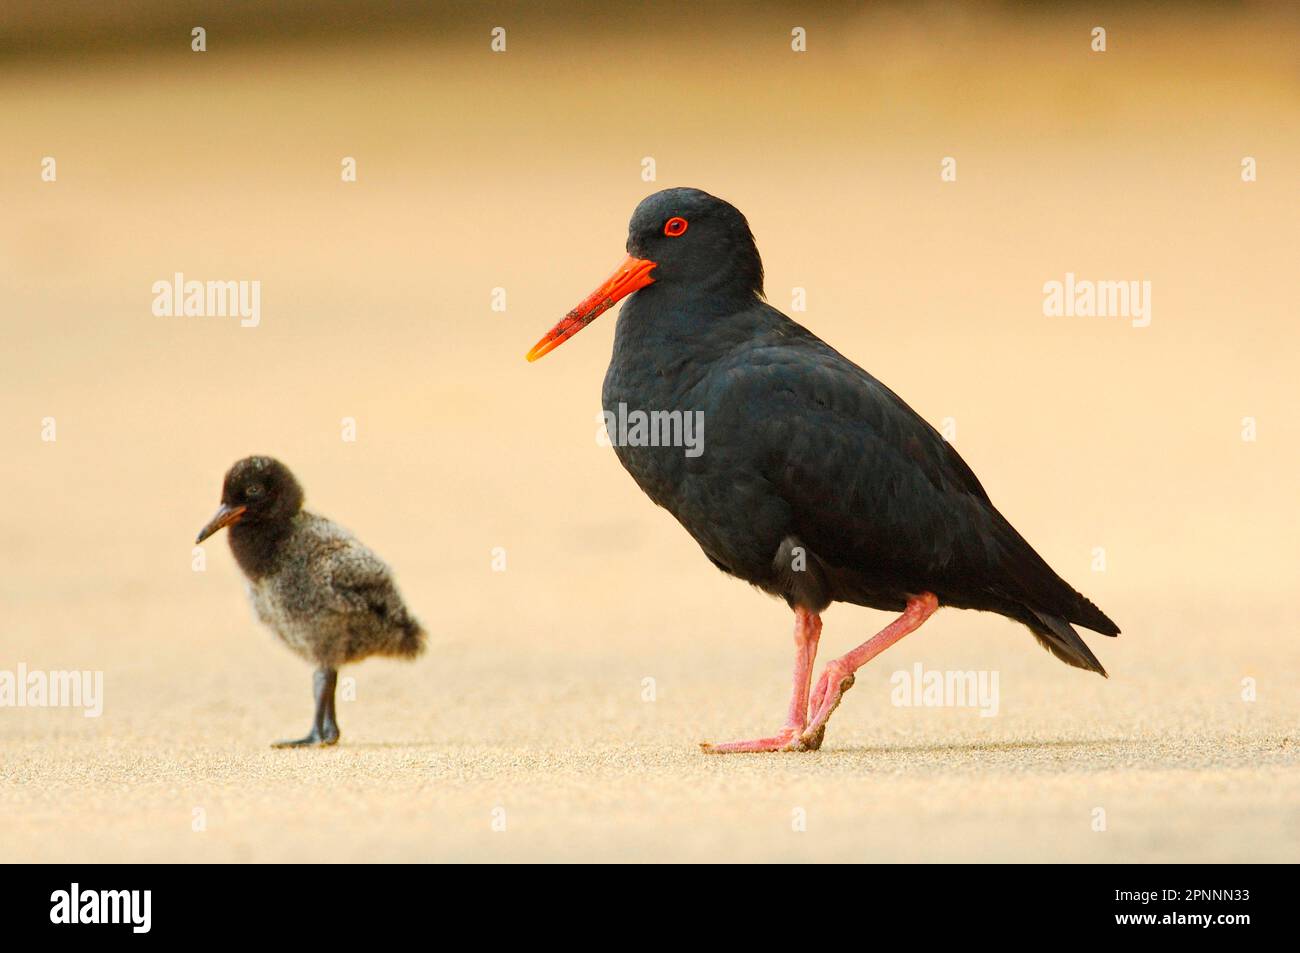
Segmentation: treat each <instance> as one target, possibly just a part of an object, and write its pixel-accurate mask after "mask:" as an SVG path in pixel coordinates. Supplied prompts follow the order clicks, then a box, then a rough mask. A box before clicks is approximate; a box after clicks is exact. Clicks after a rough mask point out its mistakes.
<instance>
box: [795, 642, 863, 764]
mask: <svg viewBox="0 0 1300 953" xmlns="http://www.w3.org/2000/svg"><path fill="white" fill-rule="evenodd" d="M854 681H855V679H854V676H853V673H852V672H849V671H845V670H844V669H843V668H842V667H840V666H839V664H838V663H836V662H831V663H830V664H829V665H827V666H826V671H824V672H822V674H821V678H819V679H817V687H816V688H814V689H813V693H812V702H811V703H810V704H809V706H808V708H809V711H811V712H812V713H813V715H812V718H811V719H809V721H808V727H807V728H805V729H804V731H803V734H802V735H801V736H800V738H799V740H800V742H801V743H802V744H803V746H804V749H805V750H807V751H816V750H817V749H819V748H820V747H821V746H822V739H823V738H824V737H825V736H826V723H827V722H828V721H830V720H831V715H833V714H834V713H835V709H836V708H838V707H840V702H841V701H843V700H844V693H845V692H847V691H848V690H849V689H850V688H852V687H853V682H854Z"/></svg>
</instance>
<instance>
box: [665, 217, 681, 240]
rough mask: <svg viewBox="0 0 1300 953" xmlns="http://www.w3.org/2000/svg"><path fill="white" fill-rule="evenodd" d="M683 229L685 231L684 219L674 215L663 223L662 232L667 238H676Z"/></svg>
mask: <svg viewBox="0 0 1300 953" xmlns="http://www.w3.org/2000/svg"><path fill="white" fill-rule="evenodd" d="M684 231H686V219H684V218H682V217H681V216H680V215H674V216H673V217H672V218H670V219H669V220H668V221H667V222H665V223H664V234H665V235H667V236H668V237H669V238H676V237H677V236H678V235H680V234H682V232H684Z"/></svg>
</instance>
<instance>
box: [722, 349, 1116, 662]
mask: <svg viewBox="0 0 1300 953" xmlns="http://www.w3.org/2000/svg"><path fill="white" fill-rule="evenodd" d="M796 327H797V325H796ZM800 330H803V329H800ZM716 372H718V373H722V374H724V375H726V386H725V387H722V388H717V389H715V390H714V393H715V395H720V396H719V397H718V399H717V402H716V405H715V407H714V413H715V414H716V415H718V416H719V417H720V418H721V420H720V423H719V425H714V426H713V432H714V433H720V432H722V433H725V432H728V429H729V426H736V425H737V424H739V425H740V426H741V427H742V431H741V432H743V433H745V434H746V440H747V442H749V443H750V446H751V447H752V448H753V451H754V452H755V453H757V455H758V456H759V458H760V460H759V461H758V462H759V464H760V466H761V467H762V470H763V473H764V475H765V476H766V478H767V479H768V480H769V481H770V482H771V484H772V486H773V487H774V488H775V489H776V490H777V491H778V492H779V493H780V494H781V496H782V497H783V498H784V500H785V501H786V503H787V504H788V505H789V507H790V510H791V513H792V517H793V520H794V523H795V525H796V527H797V531H798V535H799V538H800V539H801V540H802V541H803V542H804V543H805V544H806V545H807V546H808V548H809V549H810V550H811V551H813V552H815V553H816V554H817V555H818V557H819V558H821V559H822V560H823V561H824V562H827V563H830V564H832V566H833V567H835V568H836V569H837V570H839V571H841V572H843V573H846V574H848V576H851V575H852V573H853V571H854V570H855V569H859V568H860V570H861V572H863V573H869V574H870V575H871V577H872V580H873V584H879V583H880V582H881V581H882V580H883V581H885V582H888V581H890V580H893V581H896V582H897V583H898V584H900V585H905V584H906V581H907V580H908V579H911V580H913V582H915V581H916V580H927V581H933V584H934V587H935V588H936V590H938V589H944V590H946V591H936V594H937V595H938V596H939V597H940V600H941V602H945V603H947V604H950V605H957V606H963V607H967V608H978V609H988V610H992V611H998V612H1002V613H1003V614H1004V615H1009V616H1011V617H1013V618H1016V619H1018V620H1019V621H1022V622H1024V623H1025V624H1026V625H1028V626H1029V627H1030V629H1031V630H1032V631H1033V632H1034V634H1035V636H1036V637H1038V639H1039V641H1040V642H1042V643H1043V644H1044V645H1045V646H1046V647H1047V648H1048V649H1049V650H1050V651H1052V653H1053V654H1054V655H1056V656H1057V657H1058V658H1060V659H1062V660H1063V661H1065V662H1067V663H1069V664H1071V665H1077V666H1079V667H1082V668H1088V669H1091V670H1094V671H1102V668H1101V665H1100V663H1098V662H1097V660H1096V658H1095V657H1094V656H1093V655H1092V653H1091V652H1090V651H1089V650H1088V648H1087V646H1086V645H1084V644H1083V641H1082V640H1081V639H1080V638H1079V636H1078V635H1077V633H1075V632H1074V630H1073V629H1072V628H1070V626H1069V624H1068V623H1070V622H1075V623H1078V624H1080V625H1083V626H1086V627H1088V628H1090V629H1093V630H1095V631H1097V632H1100V633H1102V634H1105V635H1115V634H1117V633H1118V631H1119V629H1118V627H1117V626H1116V625H1115V623H1114V622H1112V621H1111V620H1110V619H1108V618H1107V617H1106V616H1105V614H1104V613H1102V612H1101V610H1100V609H1098V608H1097V607H1096V606H1095V605H1093V604H1092V603H1091V602H1089V601H1088V600H1087V599H1085V598H1084V597H1083V596H1082V595H1080V594H1079V593H1078V592H1076V591H1075V590H1074V589H1073V587H1071V586H1070V585H1069V584H1068V583H1066V582H1065V581H1064V580H1062V579H1061V578H1060V577H1059V576H1058V575H1057V574H1056V573H1055V572H1053V571H1052V569H1051V567H1049V566H1048V565H1047V563H1046V562H1045V561H1044V560H1043V559H1042V557H1040V556H1039V555H1038V553H1037V552H1035V551H1034V549H1033V548H1032V547H1031V546H1030V545H1029V543H1028V542H1026V541H1025V539H1024V538H1023V537H1022V536H1021V535H1020V534H1019V533H1018V532H1016V530H1015V529H1014V528H1013V527H1012V526H1011V524H1010V523H1009V522H1007V520H1006V519H1005V518H1004V517H1003V516H1002V514H1000V513H999V512H998V511H997V509H996V508H995V507H994V506H993V504H992V503H991V502H990V501H989V498H988V494H987V493H985V491H984V488H983V486H981V485H980V482H979V480H978V479H977V478H976V476H975V474H974V473H973V472H972V471H971V469H970V467H969V466H967V465H966V463H965V461H964V460H962V459H961V457H960V456H959V455H958V453H957V451H956V450H955V449H954V448H953V447H952V446H951V445H950V444H949V443H948V442H947V441H945V440H944V439H943V437H942V436H941V435H940V434H939V433H938V431H936V430H935V429H934V428H933V427H931V426H930V425H929V424H928V423H926V422H925V421H924V420H923V419H922V418H921V417H919V416H918V415H917V414H916V413H915V412H914V411H913V410H912V409H911V408H910V407H908V406H907V404H906V403H904V402H903V400H902V399H901V398H899V397H898V395H896V394H895V393H894V392H893V391H891V390H890V389H889V388H887V387H886V386H885V385H883V384H881V383H880V382H879V381H877V380H876V379H875V378H874V377H872V376H871V375H870V374H868V373H867V372H866V371H864V370H863V369H862V368H860V367H858V366H857V365H855V364H853V363H852V362H851V361H849V360H847V359H846V358H844V357H843V356H842V355H840V354H839V353H838V352H837V351H835V350H834V349H833V348H831V347H830V346H829V345H827V344H825V343H824V342H822V341H821V340H819V339H818V338H816V337H815V336H813V335H812V334H811V333H806V334H805V335H800V336H798V337H796V338H795V339H794V340H791V338H790V336H789V335H788V334H782V335H780V336H779V337H774V338H773V339H772V340H771V341H767V342H765V341H763V340H762V339H760V340H757V341H754V342H752V345H751V346H750V347H749V348H746V349H744V350H743V352H739V353H736V354H734V355H733V356H732V358H731V359H730V360H728V361H726V362H723V365H722V366H720V367H718V368H716ZM753 408H763V417H762V418H759V419H756V416H755V415H754V413H753ZM728 417H735V418H736V420H735V421H734V422H729V421H728V420H727V418H728ZM710 423H711V424H712V422H710ZM715 439H717V438H715Z"/></svg>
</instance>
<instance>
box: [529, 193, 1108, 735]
mask: <svg viewBox="0 0 1300 953" xmlns="http://www.w3.org/2000/svg"><path fill="white" fill-rule="evenodd" d="M627 252H628V257H627V259H626V260H625V261H624V262H623V263H622V264H620V265H619V266H618V268H617V269H615V271H614V274H613V275H612V276H611V277H610V278H609V279H608V280H607V281H606V282H605V283H604V284H602V285H601V286H600V287H599V288H597V289H596V290H595V291H594V292H593V293H592V294H591V295H590V296H589V297H588V298H587V299H586V300H584V301H583V302H582V303H581V304H579V305H578V306H577V307H576V308H574V309H573V310H572V311H570V312H569V313H568V315H566V316H565V318H564V319H563V320H562V321H560V322H559V324H557V325H556V326H555V327H554V328H553V329H552V330H551V331H550V332H549V333H548V334H547V335H546V336H545V337H543V338H542V339H541V340H540V341H538V342H537V344H536V345H535V346H534V347H533V349H532V350H531V351H530V352H529V353H528V360H530V361H533V360H536V359H537V358H539V357H541V356H542V355H544V354H547V353H549V352H550V351H551V350H553V349H554V348H556V347H558V346H559V345H560V344H562V343H563V342H564V341H566V340H568V338H570V337H572V336H573V335H574V334H576V333H577V332H578V331H580V330H582V328H584V327H586V326H587V325H588V324H590V323H591V321H592V320H593V319H595V318H596V316H597V315H599V314H601V313H602V312H604V311H606V310H607V309H609V308H610V307H612V306H613V305H614V303H615V302H617V301H619V300H620V299H622V298H624V297H627V296H629V295H631V297H630V298H628V300H627V303H626V304H625V305H624V306H623V309H622V313H621V314H620V315H619V319H618V326H617V328H616V330H615V334H614V352H613V356H612V358H611V360H610V364H609V370H608V372H607V373H606V375H605V385H604V391H603V405H604V408H605V411H606V414H607V417H606V419H610V418H609V416H608V415H614V416H616V417H618V418H619V419H623V417H625V416H626V415H627V413H628V411H629V410H639V411H641V412H642V414H644V415H649V416H650V419H651V420H652V421H653V420H655V419H658V420H660V421H668V422H670V423H671V422H672V421H674V420H681V419H684V417H675V416H674V415H677V414H680V415H687V414H694V415H698V416H697V417H696V418H695V419H697V420H702V421H703V422H704V423H705V424H706V425H707V426H706V427H705V428H704V429H703V430H702V431H701V433H702V434H703V437H704V439H703V441H702V447H700V448H694V447H693V448H692V452H689V453H686V452H683V450H682V448H681V447H680V446H673V445H672V444H673V440H664V439H639V440H631V439H628V440H626V441H624V440H614V444H615V451H616V453H617V454H618V459H619V461H620V462H621V463H622V464H623V466H624V467H625V468H626V469H627V471H628V472H629V473H630V474H631V475H632V478H633V479H634V480H636V482H637V484H638V485H640V487H641V489H642V490H643V491H645V493H646V494H647V495H648V496H649V497H650V499H651V500H653V501H654V502H655V503H657V504H658V505H660V506H662V507H664V508H666V509H667V510H668V511H669V512H670V513H672V514H673V516H675V517H676V518H677V520H678V522H680V523H681V524H682V526H683V527H684V528H685V529H686V531H687V532H689V533H690V534H691V535H692V536H693V537H694V538H695V540H696V542H697V543H699V545H700V548H701V549H703V550H704V554H705V555H706V556H707V557H708V558H709V559H710V560H711V561H712V562H713V564H714V565H715V566H717V567H718V568H719V569H721V570H722V571H723V572H726V573H730V574H731V575H733V576H737V577H739V578H741V579H743V580H745V581H747V582H749V583H752V584H753V585H754V586H757V587H758V588H759V589H762V590H764V591H766V592H768V593H771V594H772V595H775V596H779V597H781V598H783V599H785V601H786V602H787V603H788V604H789V605H790V607H791V608H792V609H793V610H794V615H795V625H794V641H795V662H794V689H793V692H792V694H791V698H790V707H789V711H788V713H787V716H786V719H785V722H784V724H783V725H782V726H781V728H780V729H779V730H778V731H776V732H775V733H774V734H772V735H768V736H766V737H762V738H756V739H753V740H748V741H737V742H731V743H728V744H718V745H709V744H706V745H703V748H704V750H705V751H707V752H718V753H725V752H742V751H804V750H812V749H817V748H819V747H820V746H821V744H822V740H823V738H824V736H825V731H826V724H827V721H828V720H829V719H830V717H831V714H832V713H833V712H834V711H835V708H836V706H837V705H839V703H840V699H841V698H842V697H843V695H844V693H845V692H846V691H847V690H848V689H849V688H850V687H851V686H852V685H853V680H854V674H853V673H854V672H855V671H857V669H858V668H860V667H861V666H862V665H864V664H866V663H867V662H868V661H870V660H871V659H872V658H874V657H875V656H877V655H879V654H880V653H881V652H883V651H884V650H885V649H886V648H888V647H889V646H891V645H893V644H894V643H895V642H897V641H898V640H899V639H901V638H902V637H903V636H905V635H907V634H908V633H910V632H913V631H915V630H916V629H917V628H918V627H920V626H921V624H922V623H924V622H925V621H926V619H928V618H929V617H930V616H931V615H933V614H934V612H935V610H936V609H938V608H939V607H940V606H941V605H942V606H954V607H956V608H961V609H979V610H983V611H987V612H996V613H999V614H1001V615H1003V616H1006V617H1007V618H1009V619H1013V620H1015V621H1017V622H1020V623H1023V624H1024V625H1025V626H1027V627H1028V629H1029V631H1030V632H1032V633H1033V635H1034V637H1035V638H1036V639H1037V640H1038V642H1039V644H1040V645H1042V646H1043V647H1044V648H1045V649H1047V650H1048V651H1049V652H1051V653H1052V654H1053V655H1054V656H1056V658H1058V659H1060V660H1061V661H1062V662H1065V663H1066V664H1067V665H1073V666H1075V667H1077V668H1082V669H1086V670H1088V671H1092V672H1097V673H1099V674H1101V675H1105V674H1106V672H1105V670H1104V669H1103V668H1102V666H1101V663H1100V662H1099V661H1098V660H1097V658H1096V656H1094V655H1093V654H1092V651H1091V650H1090V649H1089V648H1088V646H1087V645H1086V644H1085V643H1084V641H1083V639H1081V638H1080V637H1079V634H1078V632H1076V631H1075V629H1074V628H1073V626H1074V625H1081V626H1083V627H1085V628H1088V629H1091V630H1092V631H1094V632H1099V633H1101V634H1102V635H1109V636H1114V635H1118V634H1119V627H1118V626H1116V625H1115V623H1114V622H1112V621H1111V620H1110V619H1109V618H1107V617H1106V615H1105V613H1103V612H1102V611H1101V610H1100V609H1098V608H1097V607H1096V606H1095V605H1093V604H1092V603H1091V602H1089V601H1088V600H1087V599H1086V598H1084V597H1083V596H1082V595H1081V594H1080V593H1078V592H1077V591H1076V590H1075V589H1074V588H1073V587H1072V586H1070V585H1069V584H1068V583H1067V582H1065V580H1063V579H1062V578H1061V577H1060V576H1058V575H1057V574H1056V573H1055V572H1053V571H1052V569H1051V567H1049V566H1048V565H1047V563H1046V562H1045V561H1044V560H1043V559H1042V557H1040V556H1039V555H1038V553H1036V552H1035V551H1034V549H1033V547H1031V546H1030V545H1029V543H1027V542H1026V541H1025V539H1024V537H1022V536H1021V535H1020V534H1019V533H1018V532H1016V530H1015V529H1014V528H1013V527H1012V526H1011V524H1010V523H1009V522H1007V520H1006V518H1005V517H1003V516H1002V514H1001V513H999V512H998V510H997V508H996V507H994V505H993V503H992V502H991V501H990V500H989V496H988V494H987V493H985V492H984V488H983V487H982V486H981V485H980V482H979V480H978V479H976V477H975V474H974V473H972V472H971V469H970V467H968V466H967V465H966V463H965V462H964V461H963V460H962V458H961V457H960V456H959V455H958V454H957V451H956V450H954V449H953V447H952V445H951V444H949V443H947V442H946V441H945V440H944V439H943V437H941V436H940V435H939V433H938V432H937V431H936V430H935V429H934V428H933V427H931V426H930V425H929V424H927V423H926V422H925V421H924V420H923V419H921V417H920V416H918V415H917V414H916V413H915V412H914V411H913V410H912V408H910V407H909V406H908V405H907V404H905V403H904V402H903V400H902V398H900V397H899V396H898V395H897V394H895V393H894V392H893V391H891V390H890V389H889V388H888V387H886V386H885V385H884V384H882V383H880V382H879V381H878V380H876V379H875V378H874V377H872V376H871V375H870V374H868V373H867V372H866V371H864V370H863V369H862V368H860V367H858V365H856V364H854V363H853V362H852V361H850V360H849V359H848V358H846V357H844V356H843V355H841V354H840V353H839V352H838V351H836V350H835V349H834V348H833V347H831V346H830V345H829V344H827V343H825V342H824V341H822V340H821V339H820V338H818V337H817V336H816V335H815V334H813V333H812V332H811V331H809V330H808V329H807V328H804V327H802V326H801V325H799V324H797V323H795V322H794V321H792V320H791V319H790V318H788V317H786V316H785V315H784V314H782V313H781V312H780V311H778V310H776V308H773V307H772V306H771V305H769V304H767V303H766V302H765V301H764V300H763V263H762V260H761V259H760V257H759V254H758V248H757V247H756V245H755V243H754V236H753V234H752V233H751V232H750V228H749V223H748V222H747V221H746V220H745V217H744V216H743V215H742V214H741V213H740V212H739V211H738V210H737V209H736V208H734V207H733V206H731V205H730V204H728V203H727V202H724V201H723V200H721V199H718V198H715V197H714V196H712V195H709V194H708V193H706V192H701V191H700V190H698V189H668V190H666V191H663V192H657V193H655V194H654V195H651V196H650V197H648V198H647V199H645V200H644V201H643V202H642V203H641V204H640V205H639V206H637V209H636V211H635V212H634V213H633V215H632V221H631V224H630V225H629V228H628V239H627ZM656 415H658V416H657V417H656ZM697 429H698V428H697ZM655 436H656V437H658V438H662V437H663V436H664V435H663V434H662V433H660V434H657V435H655ZM670 436H671V435H670ZM833 602H848V603H853V604H856V605H861V606H869V607H871V608H874V609H883V610H887V611H891V612H899V613H901V615H900V616H899V617H898V618H897V619H896V620H895V621H893V622H891V623H890V624H889V625H887V626H886V627H885V628H884V629H883V630H881V631H880V632H879V633H878V634H876V635H875V636H873V637H872V638H870V639H868V640H867V641H866V642H864V643H863V644H862V645H860V646H858V647H857V648H855V649H853V650H852V651H851V652H848V653H847V654H845V655H843V656H841V657H840V658H837V659H835V660H834V661H832V662H830V663H829V664H828V665H827V666H826V667H825V669H824V670H823V672H822V673H821V675H820V677H819V678H818V679H817V681H816V682H815V683H814V682H813V681H812V673H813V664H814V661H815V659H816V655H817V645H818V640H819V638H820V635H821V629H822V621H821V613H822V612H823V610H825V609H826V607H827V606H829V605H830V604H831V603H833Z"/></svg>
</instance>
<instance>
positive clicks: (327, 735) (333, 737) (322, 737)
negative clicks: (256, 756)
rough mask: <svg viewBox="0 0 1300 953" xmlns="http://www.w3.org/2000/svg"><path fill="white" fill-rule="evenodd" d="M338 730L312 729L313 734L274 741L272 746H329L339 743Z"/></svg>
mask: <svg viewBox="0 0 1300 953" xmlns="http://www.w3.org/2000/svg"><path fill="white" fill-rule="evenodd" d="M338 740H339V733H338V731H337V730H336V731H317V730H315V729H314V728H313V729H312V732H311V734H309V735H308V736H307V737H305V738H299V739H297V740H296V741H273V742H271V747H272V748H328V747H329V746H330V745H333V744H338Z"/></svg>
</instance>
